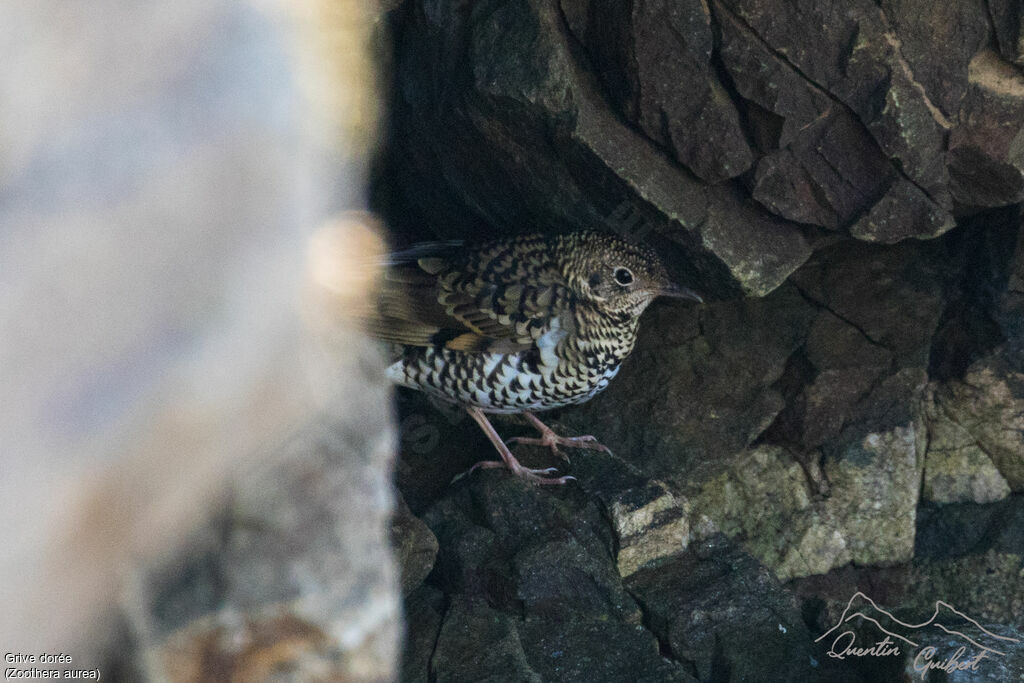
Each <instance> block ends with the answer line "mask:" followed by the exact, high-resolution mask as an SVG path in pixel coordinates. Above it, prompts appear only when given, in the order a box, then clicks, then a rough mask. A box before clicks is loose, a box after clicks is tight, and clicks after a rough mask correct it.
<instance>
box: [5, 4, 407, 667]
mask: <svg viewBox="0 0 1024 683" xmlns="http://www.w3.org/2000/svg"><path fill="white" fill-rule="evenodd" d="M297 9H298V10H299V11H296V10H297ZM363 9H364V8H362V7H361V6H360V5H359V4H358V3H353V2H347V1H342V2H323V3H320V2H313V3H303V4H302V7H301V8H296V7H294V6H290V5H287V4H286V3H276V2H252V3H250V2H246V1H243V0H219V1H217V2H205V1H186V2H183V3H175V4H174V5H173V6H172V5H161V4H154V3H147V2H138V1H128V2H121V1H116V2H115V1H107V0H102V1H98V2H90V3H81V4H75V3H72V4H69V3H63V2H59V1H44V2H40V3H32V4H29V5H23V4H5V5H4V6H3V7H0V34H2V37H3V40H2V41H0V54H2V55H3V57H4V63H5V64H6V67H5V69H4V73H3V77H2V78H0V91H2V94H3V97H2V99H3V100H4V107H3V111H2V112H0V147H2V148H3V150H4V152H3V155H2V159H0V223H2V224H3V226H4V227H3V242H4V246H3V248H2V249H0V383H2V384H3V387H4V408H3V410H2V411H0V434H2V444H3V445H2V449H0V450H2V458H3V477H2V478H0V519H2V521H3V528H4V529H5V552H4V553H3V555H2V558H0V600H2V602H3V605H4V610H3V614H2V616H0V642H2V643H3V647H4V650H5V652H11V653H18V652H22V653H32V654H35V655H37V656H38V655H39V654H40V653H53V654H56V653H61V652H63V653H67V654H69V655H71V656H72V662H73V665H74V666H75V667H76V668H82V669H86V668H98V669H99V674H100V676H101V677H103V678H105V679H112V680H117V679H118V678H119V676H123V678H124V679H127V680H180V681H190V680H194V681H198V680H245V681H252V680H265V679H267V678H272V677H280V676H282V675H287V676H292V677H294V678H295V679H296V680H311V679H313V678H315V677H318V676H319V677H328V676H330V677H337V676H339V675H343V676H345V677H347V678H348V679H349V680H386V679H389V678H391V677H392V676H393V674H394V671H395V669H396V666H397V665H396V660H397V650H398V641H399V637H400V623H399V602H398V601H399V591H398V581H397V577H396V575H395V574H396V573H395V570H394V568H393V564H392V560H391V555H390V550H389V548H388V536H389V534H388V531H389V526H388V524H389V517H390V513H391V509H392V504H393V498H392V493H391V484H390V474H391V457H392V446H393V441H394V440H393V434H392V429H391V416H390V411H389V410H388V405H389V404H388V393H387V388H386V385H385V383H384V380H383V378H382V376H381V373H380V371H379V367H380V365H381V359H380V358H379V356H378V355H377V353H376V351H375V350H373V349H371V348H370V347H369V346H368V343H367V342H365V341H363V340H362V339H361V338H360V336H359V333H358V332H357V331H356V330H355V329H354V326H353V325H352V323H351V322H350V320H348V319H347V317H346V315H347V314H348V313H349V312H351V310H352V308H353V307H354V306H355V305H356V304H358V303H360V302H361V301H364V300H365V299H367V298H369V297H372V291H373V284H374V282H373V281H374V272H373V270H372V269H369V270H367V269H366V268H363V267H358V265H357V264H360V263H367V262H370V263H372V262H374V260H375V258H377V257H379V254H380V252H381V249H382V237H381V235H380V234H379V231H377V230H376V228H375V227H374V226H373V225H372V224H370V223H369V222H367V221H366V220H362V219H360V220H349V221H347V222H342V223H338V222H336V221H335V220H334V219H335V216H336V215H337V214H338V212H339V211H342V210H343V209H347V208H352V207H358V206H360V205H362V203H363V201H364V197H363V194H364V189H365V188H364V187H363V179H364V176H365V171H364V168H363V167H364V165H365V163H366V161H367V159H368V156H369V155H370V154H371V153H372V150H373V148H374V146H375V140H376V133H377V127H376V120H377V118H376V110H377V108H378V106H379V105H378V103H377V99H376V92H375V87H376V86H375V83H374V74H373V65H372V63H371V61H370V56H369V52H368V47H369V42H370V36H371V26H370V23H371V19H372V18H371V17H368V16H367V15H366V14H365V13H364V12H363ZM321 229H323V230H322V231H321V232H320V233H319V234H320V237H321V238H323V237H325V236H326V237H328V238H329V239H327V240H326V242H325V241H324V239H320V240H319V241H317V242H315V243H312V246H311V238H313V236H314V232H315V231H317V230H321ZM311 249H312V251H313V252H314V253H313V254H310V253H309V251H310V250H311ZM325 266H326V267H325ZM375 368H376V369H375ZM311 424H314V425H317V424H319V425H320V426H318V427H309V425H311ZM304 427H305V429H304V430H303V431H302V432H301V434H300V435H299V436H295V433H296V432H297V431H299V430H300V429H302V428H304ZM286 443H287V444H289V445H288V446H287V447H285V444H286ZM118 602H119V603H120V605H121V607H122V608H123V613H122V616H121V618H120V619H119V620H118V619H116V618H115V617H114V616H113V613H114V611H115V609H114V608H115V605H116V603H118ZM115 621H120V622H122V623H123V624H124V628H123V629H122V631H123V636H124V642H122V641H120V640H115V639H114V638H115V636H114V633H115ZM101 650H107V652H108V653H109V657H110V658H111V661H110V662H107V663H105V662H103V661H101V659H100V657H101V654H100V651H101ZM129 672H130V673H129ZM9 673H10V672H9ZM16 674H17V672H14V674H12V675H11V677H13V676H14V675H16Z"/></svg>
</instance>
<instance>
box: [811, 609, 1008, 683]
mask: <svg viewBox="0 0 1024 683" xmlns="http://www.w3.org/2000/svg"><path fill="white" fill-rule="evenodd" d="M858 618H859V619H860V620H861V621H862V622H868V623H870V624H873V625H874V626H875V627H876V628H877V629H878V630H879V631H880V632H881V635H882V636H883V637H882V638H881V640H877V639H876V640H875V642H874V643H873V644H871V645H870V646H864V645H861V644H859V643H858V642H857V633H856V632H854V630H852V629H851V628H849V626H850V625H851V622H854V620H856V619H858ZM869 630H870V628H869ZM863 635H864V629H861V636H862V637H863ZM827 638H832V644H831V647H830V648H829V649H828V651H827V652H826V654H827V655H828V656H829V657H833V658H836V659H846V658H847V657H892V656H899V655H901V654H903V653H904V652H913V651H914V650H917V654H916V655H915V657H914V669H915V670H916V671H920V672H921V676H922V678H924V675H925V672H927V671H928V670H930V669H938V670H942V671H945V672H946V673H952V672H953V671H963V670H967V669H970V670H972V671H977V667H978V664H979V663H980V662H981V661H982V660H983V659H984V658H986V657H990V656H993V655H995V656H1003V655H1005V654H1006V652H1007V650H1008V648H1009V647H1012V646H1013V645H1015V644H1019V643H1020V642H1021V641H1020V640H1019V639H1017V638H1011V637H1009V636H1002V635H999V634H997V633H993V632H992V631H990V630H988V629H986V628H985V627H984V626H982V625H981V624H979V623H978V622H977V621H975V620H974V619H972V618H970V617H969V616H967V615H966V614H964V613H963V612H961V611H960V610H958V609H956V608H955V607H953V605H951V604H949V603H948V602H944V601H942V600H936V601H935V610H934V611H933V612H932V615H931V617H929V618H928V619H927V620H926V621H923V622H921V623H919V624H912V623H908V622H905V621H901V620H900V619H897V618H896V617H895V616H894V615H893V614H892V613H891V612H889V611H887V610H885V609H883V608H881V607H879V606H878V604H877V603H876V602H875V601H874V600H872V599H871V598H869V597H868V596H867V595H865V594H864V593H861V592H860V591H857V593H855V594H854V595H853V597H851V598H850V600H849V602H847V603H846V609H844V610H843V613H842V615H841V616H840V617H839V620H838V622H836V625H835V626H833V627H832V628H830V629H829V630H827V631H825V632H824V633H822V634H821V635H820V636H818V638H816V639H815V641H814V642H816V643H817V642H820V641H822V640H825V639H827ZM950 642H952V644H953V645H959V646H960V647H959V648H958V649H957V650H956V651H955V652H954V653H953V654H952V655H951V656H950V657H948V658H946V659H945V660H942V659H938V658H937V657H938V655H939V648H938V647H937V646H936V645H935V644H934V643H940V644H941V645H943V646H945V647H949V646H950ZM922 643H928V644H927V645H925V646H924V647H922ZM968 648H970V649H971V652H972V653H973V656H971V657H969V658H965V655H966V654H967V652H968Z"/></svg>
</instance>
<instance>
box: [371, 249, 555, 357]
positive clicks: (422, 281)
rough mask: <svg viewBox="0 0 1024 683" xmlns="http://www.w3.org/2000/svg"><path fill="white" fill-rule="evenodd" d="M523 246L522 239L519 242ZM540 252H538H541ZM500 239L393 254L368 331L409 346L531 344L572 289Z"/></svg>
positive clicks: (510, 347)
mask: <svg viewBox="0 0 1024 683" xmlns="http://www.w3.org/2000/svg"><path fill="white" fill-rule="evenodd" d="M519 251H522V245H520V246H519ZM537 255H538V256H539V255H540V254H537ZM529 256H530V253H529V251H528V250H527V252H526V253H525V254H519V253H517V254H516V258H512V254H511V253H509V247H508V246H507V245H502V244H498V245H495V246H492V247H490V249H489V250H488V251H483V252H481V251H477V252H473V253H471V254H468V255H467V254H465V253H463V252H462V251H461V249H460V245H459V244H457V243H450V242H446V243H433V244H423V245H417V246H415V247H413V248H411V249H408V250H405V251H402V252H395V253H393V254H391V255H389V257H388V260H387V268H386V269H385V274H384V278H383V283H382V286H381V294H380V299H379V301H378V306H377V309H376V311H375V314H374V315H373V316H372V317H371V319H369V320H367V321H365V324H366V328H367V330H368V331H369V332H370V334H372V335H374V336H375V337H378V338H380V339H382V340H385V341H389V342H395V343H398V344H407V345H410V346H444V347H446V348H449V349H453V350H458V351H493V352H499V353H511V352H514V351H520V350H525V349H528V348H530V347H531V346H532V345H533V343H534V342H535V340H537V339H538V338H539V337H540V336H541V335H543V334H544V333H545V332H546V331H548V330H549V329H550V327H551V320H552V319H553V317H555V316H557V315H558V314H559V313H560V312H561V311H562V310H563V309H564V308H565V306H566V305H567V302H568V297H569V291H568V289H567V288H566V287H565V285H564V283H563V282H562V280H561V276H560V275H559V274H558V273H557V271H556V270H555V269H553V268H550V267H548V268H545V267H543V266H540V265H537V264H538V263H543V262H544V261H543V260H541V259H529V261H528V262H526V263H523V262H521V261H522V259H523V258H528V257H529Z"/></svg>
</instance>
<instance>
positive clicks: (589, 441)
mask: <svg viewBox="0 0 1024 683" xmlns="http://www.w3.org/2000/svg"><path fill="white" fill-rule="evenodd" d="M523 415H525V416H526V419H527V420H529V421H530V423H531V424H533V426H534V427H536V428H537V431H538V432H540V438H539V439H529V438H525V437H522V436H517V437H514V438H512V439H509V443H523V444H527V445H529V446H547V447H548V448H550V449H551V451H552V452H553V453H554V454H555V455H557V456H558V457H560V458H565V460H568V459H569V458H568V457H566V456H565V454H563V453H562V451H560V450H558V447H559V446H568V447H569V448H589V449H591V450H595V451H604V452H605V453H611V450H610V449H609V448H608V447H607V446H605V445H603V444H601V443H598V441H597V439H595V438H594V437H593V436H590V435H589V434H587V435H585V436H559V435H558V434H555V432H554V430H552V429H551V427H548V426H547V425H546V424H544V423H543V422H541V421H540V419H539V418H538V417H537V416H536V415H534V414H533V413H523Z"/></svg>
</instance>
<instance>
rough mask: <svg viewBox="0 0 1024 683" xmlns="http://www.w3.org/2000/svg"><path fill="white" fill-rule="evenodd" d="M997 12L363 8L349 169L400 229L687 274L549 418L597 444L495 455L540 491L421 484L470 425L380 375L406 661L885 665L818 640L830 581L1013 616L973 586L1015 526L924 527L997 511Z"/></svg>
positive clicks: (1005, 327) (1004, 318) (1017, 409)
mask: <svg viewBox="0 0 1024 683" xmlns="http://www.w3.org/2000/svg"><path fill="white" fill-rule="evenodd" d="M1020 19H1021V17H1020V12H1019V11H1018V9H1017V7H1016V6H1015V5H1014V4H1013V3H1007V2H1002V1H1001V0H988V1H987V2H985V1H983V0H964V1H963V2H955V3H946V4H944V5H942V6H941V7H939V6H937V5H935V3H931V2H925V1H924V0H881V1H879V2H872V1H871V0H856V1H855V2H845V3H832V4H829V3H824V4H823V3H820V2H814V1H813V0H806V1H804V0H797V1H795V2H780V1H779V0H711V1H709V2H701V1H697V0H694V1H692V2H691V1H689V0H683V1H680V2H664V1H662V0H614V1H612V2H596V1H595V0H518V1H514V2H506V1H498V0H476V1H473V2H470V1H469V0H408V1H407V2H405V3H404V4H402V5H401V6H400V7H399V8H397V9H396V10H395V11H394V12H392V14H391V15H390V20H391V24H392V26H393V27H394V29H395V31H396V35H398V36H399V38H398V40H397V42H396V45H397V47H396V50H395V54H394V69H395V71H394V77H393V83H394V89H393V98H394V99H393V111H392V123H391V125H392V128H391V144H390V147H389V149H388V152H387V156H386V158H385V159H384V160H383V163H382V165H381V170H380V174H379V178H378V182H377V184H376V194H375V197H376V201H377V203H378V205H379V207H380V209H381V211H382V212H383V213H384V214H385V215H386V216H387V217H388V218H389V220H390V224H391V226H392V227H393V228H395V229H396V230H397V231H398V233H399V235H400V237H401V239H403V240H409V241H412V240H415V239H423V238H431V237H438V236H440V237H445V238H484V237H487V236H490V235H493V234H509V233H515V232H524V231H527V230H538V229H540V230H548V231H562V230H569V229H575V228H582V227H586V228H603V229H606V230H611V231H615V232H618V233H620V234H623V235H626V236H628V237H630V238H633V239H637V240H640V241H644V242H646V243H648V244H650V245H651V246H653V247H655V248H656V249H657V250H658V251H659V253H660V254H662V255H663V258H664V259H665V261H666V263H667V264H668V268H669V270H670V272H671V273H672V274H673V276H674V277H676V278H677V279H678V280H679V281H680V282H681V283H684V284H686V285H687V286H690V287H693V288H695V289H698V290H699V291H701V292H702V293H705V294H707V295H708V296H707V299H708V300H709V302H710V303H709V304H708V305H706V306H703V307H700V308H692V307H689V308H688V307H683V306H679V305H675V304H672V303H657V304H655V305H654V306H653V307H652V308H651V309H650V310H649V311H648V312H647V313H646V314H645V317H644V320H643V323H642V325H641V333H640V338H639V341H638V344H637V348H636V350H635V351H634V353H633V355H632V356H631V357H630V358H629V359H628V360H627V362H626V363H625V364H624V366H623V368H622V371H621V372H620V374H619V376H618V377H617V378H616V380H615V381H614V382H612V383H611V385H610V387H609V388H608V390H607V391H606V392H604V393H603V394H601V395H600V396H598V397H597V398H595V399H594V400H592V401H590V402H589V403H587V404H584V405H582V406H579V407H576V408H573V409H571V410H565V411H562V412H561V413H558V414H555V415H553V416H551V418H552V420H553V421H554V422H553V424H555V425H556V426H557V428H558V429H559V430H560V431H561V432H565V433H587V434H589V433H594V434H596V435H597V436H598V437H599V439H600V440H601V441H602V443H605V444H606V445H608V446H609V447H610V448H611V449H612V451H613V454H604V453H597V452H576V453H572V454H571V457H572V461H571V463H563V462H552V461H551V460H550V459H549V454H548V453H545V452H540V451H534V450H530V449H521V450H520V451H519V454H520V455H521V457H522V458H523V459H524V460H525V461H527V462H531V463H532V464H534V465H535V466H541V465H543V466H551V465H558V466H559V467H561V468H564V469H566V470H567V471H568V472H570V473H572V474H573V475H574V476H576V477H577V478H578V483H575V484H572V485H571V487H569V488H566V489H561V490H547V491H537V490H533V489H530V488H529V487H524V486H522V485H521V484H520V483H519V482H515V481H511V480H507V478H503V477H502V474H501V473H500V472H486V473H482V474H481V475H479V476H478V475H477V474H474V475H472V476H470V477H468V478H466V479H463V480H459V481H458V482H457V483H456V484H454V485H451V486H446V485H445V483H444V482H447V481H449V480H450V479H451V478H452V477H453V476H455V475H456V474H458V473H459V472H461V471H464V470H465V469H466V468H467V467H469V466H470V465H471V464H472V463H473V462H475V461H476V460H478V459H480V458H481V457H493V456H492V454H491V453H490V451H489V448H490V447H489V445H488V444H487V442H486V441H485V440H484V439H483V438H482V437H481V436H480V435H478V434H476V431H475V430H476V428H475V426H474V425H472V424H471V423H469V422H467V421H465V420H462V419H460V418H459V417H458V416H457V415H443V414H441V413H438V412H435V411H434V410H433V409H432V408H431V407H430V406H428V405H426V403H425V402H423V401H422V399H420V398H418V397H415V396H402V397H400V410H401V413H402V425H403V448H402V457H401V462H400V464H399V486H400V488H401V489H402V491H403V493H404V494H405V496H406V498H407V500H408V502H409V506H410V508H411V510H412V512H413V514H415V515H416V516H418V517H420V518H421V519H423V520H424V521H425V522H426V524H427V525H428V526H429V527H430V528H431V531H432V532H433V534H434V535H435V536H436V538H437V541H438V544H439V549H438V555H437V563H436V564H435V566H434V567H433V570H432V571H431V573H430V574H429V575H428V576H427V577H426V579H425V580H424V581H423V583H422V585H420V586H419V587H417V588H415V589H414V590H413V592H412V593H410V595H409V597H408V599H407V609H408V610H409V614H410V640H409V646H408V648H407V656H406V660H405V665H404V666H405V668H404V676H405V677H406V678H409V679H417V680H418V679H425V680H429V679H430V678H438V679H441V678H446V677H451V678H464V677H486V676H488V675H499V674H498V673H497V672H499V671H505V672H508V671H514V672H515V675H516V676H518V677H522V678H527V679H536V678H540V679H548V678H552V677H554V678H574V677H582V676H584V671H586V670H590V671H592V672H595V676H596V677H598V678H601V677H603V678H604V679H605V680H620V679H621V680H627V679H632V678H637V677H639V678H643V677H644V676H652V677H666V678H672V677H682V678H687V677H695V678H697V679H699V680H747V679H754V678H756V679H758V680H761V679H766V680H771V679H778V680H792V679H794V678H802V677H810V678H811V679H815V678H821V679H822V680H825V679H827V680H841V679H842V678H843V677H847V678H849V679H850V680H861V679H864V680H896V679H897V678H898V677H899V676H901V675H903V672H904V671H905V670H906V669H905V666H906V665H908V662H909V665H911V667H912V659H911V660H904V659H901V658H897V657H895V656H894V657H892V658H891V659H877V661H875V660H872V661H867V660H863V661H860V662H859V663H852V662H851V661H850V660H849V659H847V660H837V659H835V658H832V657H829V656H828V654H827V653H826V649H827V647H824V646H823V645H822V643H815V638H817V637H818V636H819V635H821V634H822V633H824V632H825V631H827V629H828V628H830V626H831V624H829V623H827V619H826V617H836V616H838V615H839V614H840V613H841V611H842V609H841V607H842V605H844V604H845V603H846V601H848V600H849V599H850V597H851V596H852V595H854V594H855V593H856V592H857V590H864V591H868V592H870V591H871V590H872V589H877V593H878V595H877V596H876V597H877V599H878V601H879V604H880V605H881V604H883V603H884V605H885V606H887V607H889V608H892V609H896V608H899V609H902V610H904V612H906V614H908V615H909V614H920V613H921V612H922V610H926V608H927V607H928V605H929V604H932V605H933V604H934V602H935V600H947V601H949V602H952V603H954V604H955V605H956V606H957V607H961V606H963V608H964V609H965V610H966V611H967V612H971V613H972V616H976V615H980V616H977V618H978V619H982V620H987V622H986V623H989V624H994V625H996V626H999V625H1003V626H1005V625H1007V624H1010V623H1011V622H1012V620H1013V618H1014V617H1012V616H1011V614H1013V610H1014V609H1016V606H1015V605H1016V603H1015V602H1013V601H1012V600H1011V601H1010V604H1009V606H1008V607H1007V608H1006V609H1003V610H1000V609H998V601H997V600H992V599H991V597H992V596H994V595H997V594H999V591H1004V590H1005V591H1019V586H1018V585H1017V579H1016V578H1015V577H1017V576H1018V575H1017V574H1015V573H1014V572H1019V569H1020V565H1019V560H1020V557H1021V556H1022V554H1024V547H1022V546H1024V541H1022V539H1021V538H1019V537H1017V536H1015V535H1014V534H1013V533H1011V534H1009V535H1008V536H1000V539H1002V540H1000V541H999V543H995V544H993V543H992V542H990V541H991V538H990V536H991V535H992V534H993V533H995V532H994V531H992V529H994V528H995V526H993V525H991V524H980V523H979V524H975V525H971V524H968V523H961V524H960V525H959V526H957V531H956V534H958V535H959V536H962V537H963V538H964V539H967V540H964V541H963V543H966V544H967V545H966V546H965V547H963V548H962V549H961V551H958V554H957V555H956V556H955V557H946V556H943V557H942V558H937V557H936V556H935V555H934V554H933V553H932V551H931V550H928V549H927V548H926V547H925V546H923V545H922V540H921V539H922V534H924V535H925V536H926V537H928V538H933V536H932V535H933V534H934V529H935V526H934V524H935V522H934V520H935V519H936V515H938V516H941V514H940V513H941V511H943V510H946V509H950V510H952V509H955V510H966V511H975V512H963V513H962V515H963V519H964V520H966V519H968V518H970V516H971V515H974V514H976V515H979V516H980V517H985V516H986V515H996V516H997V517H999V518H1000V519H1010V518H1012V519H1014V520H1015V519H1016V518H1015V517H1012V515H1011V514H1010V513H1009V512H999V513H998V514H997V513H996V512H993V511H998V510H1003V511H1005V510H1009V509H1014V510H1015V509H1016V507H1015V506H1017V505H1018V503H1019V501H1020V499H1021V493H1022V491H1024V470H1022V468H1024V441H1022V438H1024V437H1022V434H1024V424H1022V422H1021V420H1022V416H1024V403H1022V401H1024V232H1022V223H1021V208H1020V203H1021V201H1022V200H1024V111H1022V107H1024V75H1022V71H1021V65H1022V60H1024V58H1022V57H1021V52H1020V50H1021V41H1020V40H1019V38H1020V36H1021V30H1022V27H1021V21H1020ZM937 45H941V46H942V49H937V48H936V46H937ZM517 429H520V427H519V426H516V425H514V424H502V425H500V426H499V431H500V432H502V433H503V434H508V435H512V434H514V433H516V430H517ZM942 506H950V507H949V508H944V507H942ZM960 506H964V507H960ZM937 511H938V512H937ZM958 514H959V513H958ZM1004 515H1009V517H1005V516H1004ZM980 517H979V519H980ZM985 518H986V519H988V517H985ZM1014 523H1015V522H1014ZM1014 528H1015V527H1014ZM985 529H988V530H989V531H985ZM929 543H934V544H937V543H939V542H938V541H936V540H932V541H929ZM958 543H959V541H958ZM967 576H970V577H973V580H974V583H971V582H970V581H969V580H968V579H966V578H965V577H967ZM915 581H920V582H922V583H921V586H930V587H934V588H935V591H936V593H935V594H934V595H933V594H932V592H931V588H924V587H922V588H920V589H918V588H914V585H915V584H914V582H915ZM972 586H973V588H972ZM940 593H941V594H940ZM929 601H930V602H929ZM837 605H838V606H839V610H838V611H836V609H835V608H836V606H837ZM972 610H973V612H972ZM901 613H902V612H901ZM920 618H921V620H923V619H925V618H927V614H925V615H924V616H922V617H920ZM555 623H559V624H561V625H562V626H561V627H559V628H555V627H553V624H555ZM476 632H479V633H481V634H482V635H481V636H480V637H479V638H477V637H476V636H474V635H473V634H474V633H476ZM865 633H866V632H865ZM933 640H934V639H933ZM609 641H614V642H615V643H616V645H617V646H618V645H620V644H621V647H622V648H623V651H622V653H618V654H620V655H621V656H622V657H623V658H625V659H629V660H630V661H631V662H632V665H633V670H632V671H627V672H625V673H624V670H623V669H621V668H619V667H620V664H621V661H620V660H619V658H617V657H614V656H613V655H612V654H611V653H610V652H608V648H607V643H608V642H609ZM935 642H936V643H938V642H939V641H938V640H936V641H935ZM602 644H603V645H602ZM750 644H754V645H756V647H753V646H750V647H745V645H750ZM947 645H948V643H947V644H941V643H940V644H939V645H936V647H937V648H939V647H940V646H941V647H946V646H947ZM491 652H493V656H484V654H482V653H491ZM623 653H624V654H623ZM903 654H906V653H903ZM1018 661H1019V660H1018V659H1013V658H1009V659H1005V660H1003V661H1002V662H1001V664H1000V665H999V666H1001V667H1003V668H1002V669H999V668H995V669H993V671H996V670H998V671H1003V670H1012V667H1014V666H1017V664H1016V662H1018ZM795 662H800V663H801V665H800V667H797V665H796V664H795ZM993 666H995V665H993ZM1006 667H1011V668H1010V669H1007V668H1006ZM909 671H911V672H912V671H913V669H912V668H911V669H909Z"/></svg>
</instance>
